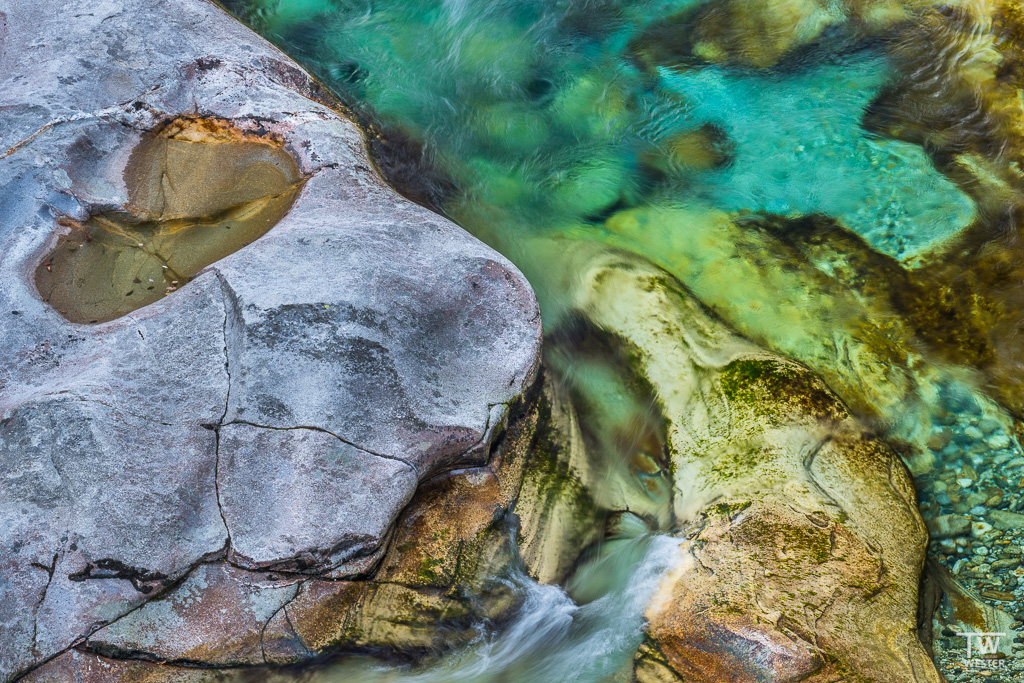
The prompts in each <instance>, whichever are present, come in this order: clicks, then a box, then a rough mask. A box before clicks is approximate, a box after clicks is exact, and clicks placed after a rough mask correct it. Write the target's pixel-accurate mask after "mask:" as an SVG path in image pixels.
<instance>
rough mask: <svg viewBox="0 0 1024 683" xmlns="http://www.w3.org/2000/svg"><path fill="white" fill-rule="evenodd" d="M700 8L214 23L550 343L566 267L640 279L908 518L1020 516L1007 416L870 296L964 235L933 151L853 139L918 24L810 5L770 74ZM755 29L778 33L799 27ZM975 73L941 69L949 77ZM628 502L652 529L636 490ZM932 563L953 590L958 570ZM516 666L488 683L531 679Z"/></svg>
mask: <svg viewBox="0 0 1024 683" xmlns="http://www.w3.org/2000/svg"><path fill="white" fill-rule="evenodd" d="M716 4H717V5H721V6H724V5H725V3H721V2H717V3H716V1H715V0H708V2H700V1H698V0H678V1H669V0H658V1H656V0H651V1H646V2H616V1H615V0H547V1H542V0H518V1H517V0H500V1H499V0H449V1H446V2H430V1H428V0H232V1H230V2H226V5H227V7H228V9H229V10H230V11H232V12H233V13H234V14H235V15H236V16H238V17H239V18H240V19H242V20H243V21H245V22H247V23H248V24H249V25H251V26H252V27H253V28H255V29H256V30H257V31H259V32H260V33H262V34H263V35H265V36H267V37H268V38H269V39H271V40H272V41H274V42H275V43H277V44H278V45H279V46H281V47H282V49H284V50H285V51H286V52H287V53H289V54H290V55H292V56H293V57H295V58H296V59H297V60H298V61H299V62H300V63H302V64H303V65H304V66H305V67H307V68H308V69H309V70H310V71H311V72H312V73H314V74H315V75H316V76H318V77H319V78H320V79H322V80H323V81H324V82H325V83H326V84H327V85H328V86H330V87H331V88H332V89H333V90H334V91H335V92H336V93H338V95H339V96H340V98H341V99H342V100H343V101H344V102H345V103H346V104H347V105H348V106H350V107H351V108H352V109H353V111H354V112H355V113H356V115H357V116H359V117H360V118H361V119H362V120H363V121H364V122H365V123H366V124H368V125H372V126H374V127H376V128H377V129H378V130H379V131H381V132H382V133H383V135H384V137H385V138H387V139H392V140H396V141H402V144H401V145H400V146H399V147H398V149H400V150H401V152H400V153H395V155H393V156H392V157H391V158H388V159H383V160H382V164H381V165H382V167H383V168H385V169H389V170H390V172H391V175H392V179H393V180H394V182H395V183H396V185H397V187H398V189H400V190H402V191H404V192H406V193H408V194H409V196H412V197H414V198H417V199H418V200H420V201H423V202H425V203H427V204H428V205H430V206H431V208H434V209H435V210H437V211H440V212H442V213H444V214H445V215H447V216H449V217H451V218H452V219H453V220H455V221H456V222H458V223H459V224H460V225H462V226H463V227H464V228H466V229H467V230H468V231H469V232H471V233H473V234H474V235H476V236H478V237H479V238H480V239H482V240H484V241H485V242H487V243H489V244H490V245H492V246H493V247H495V248H496V249H497V250H499V251H500V252H502V253H503V254H505V255H506V256H507V257H509V258H510V259H511V260H512V261H513V262H514V263H515V264H516V265H517V266H518V267H519V268H520V269H522V270H523V272H524V273H525V274H526V275H527V277H528V278H529V279H530V281H531V283H532V285H533V286H534V288H535V290H536V292H537V295H538V298H539V300H540V303H541V307H542V312H543V317H544V325H545V331H546V333H547V334H548V335H549V339H553V340H557V339H558V338H559V335H558V332H559V331H560V330H561V329H563V327H564V326H565V325H566V324H567V321H568V320H570V318H571V315H570V314H571V311H570V308H571V303H570V302H569V301H567V298H566V294H565V291H566V288H565V278H566V277H570V278H571V277H572V273H573V272H574V271H573V268H576V267H577V266H578V262H574V260H573V256H574V255H575V254H576V253H577V251H578V249H577V247H578V245H579V244H580V243H581V242H587V243H596V244H599V245H603V246H604V247H607V248H615V249H624V250H627V251H630V252H633V253H636V254H639V255H640V256H642V257H644V258H646V259H648V260H649V261H651V262H652V263H654V264H656V265H658V266H660V267H662V268H664V269H665V270H667V271H668V272H670V273H671V274H672V275H674V276H675V277H676V278H678V280H679V281H680V282H681V283H682V284H683V285H685V287H687V288H688V290H689V291H691V292H692V293H693V294H694V295H696V296H697V297H698V298H699V299H700V300H701V301H702V302H703V303H704V304H705V305H707V306H708V307H709V308H710V309H712V310H713V311H714V312H715V313H717V314H718V315H719V316H720V317H721V318H722V319H723V320H725V322H726V323H728V324H729V325H730V326H731V327H733V328H734V329H736V330H737V331H738V332H740V333H741V334H743V335H744V336H746V337H747V338H749V339H751V340H753V341H754V342H756V343H758V344H761V345H762V346H765V347H767V348H769V349H771V350H773V351H775V352H778V353H780V354H783V355H786V356H789V357H792V358H795V359H797V360H799V361H801V362H803V363H805V364H806V365H808V366H809V367H810V368H811V369H812V370H814V371H815V372H817V373H818V374H819V375H821V376H822V377H823V378H824V379H825V381H826V382H828V384H829V385H830V387H831V388H832V389H833V390H834V391H836V392H837V393H838V394H839V395H840V396H841V397H842V398H843V400H844V401H845V402H846V403H847V404H848V405H849V406H850V407H851V409H852V410H853V411H854V413H855V414H857V415H858V416H859V417H860V418H861V419H862V420H863V421H864V422H865V424H868V425H870V426H871V427H872V428H874V429H875V430H877V431H878V432H879V433H881V434H882V435H884V436H885V437H886V438H888V439H889V441H890V443H892V444H893V445H894V446H896V447H897V448H898V449H899V451H900V453H901V455H903V457H904V459H905V460H906V462H907V463H908V465H909V466H910V468H911V470H912V471H913V472H914V474H915V475H916V478H917V482H918V488H919V493H920V496H921V499H922V500H921V502H922V513H923V514H924V516H925V517H926V518H927V519H932V518H934V517H936V516H938V515H941V514H958V515H962V516H966V517H968V518H969V519H971V521H972V522H984V520H985V519H987V514H988V512H989V511H990V510H991V509H993V508H997V507H998V508H1001V509H1007V510H1012V511H1016V512H1020V511H1021V510H1022V507H1024V499H1021V497H1020V496H1019V495H1018V493H1017V481H1018V480H1020V479H1021V476H1022V475H1024V453H1022V451H1021V449H1020V446H1019V445H1018V442H1017V439H1016V436H1015V435H1014V427H1013V422H1014V418H1013V417H1012V415H1011V412H1010V411H1009V410H1007V409H1006V408H1004V407H1003V406H1002V405H1001V404H1000V403H999V402H998V401H996V400H995V399H994V398H993V396H994V395H996V394H998V391H996V390H994V389H993V388H992V387H991V386H989V383H988V380H987V379H986V376H985V375H984V374H983V373H984V370H985V369H984V368H982V367H980V366H979V365H977V364H974V363H973V361H972V360H971V356H970V354H969V353H967V352H966V350H965V351H964V353H963V359H962V362H961V360H960V359H959V357H958V356H957V349H955V348H954V349H953V350H952V351H950V349H949V348H945V347H943V348H942V349H937V348H936V347H935V345H934V344H933V343H932V342H931V341H929V340H926V339H924V338H922V336H921V334H920V326H917V327H915V326H914V325H912V324H910V323H908V322H906V321H907V320H908V319H911V318H912V317H913V315H912V314H914V313H915V312H914V311H913V308H914V306H915V305H917V304H915V303H914V302H913V301H911V302H910V303H907V301H906V299H905V298H900V297H899V296H898V294H899V293H898V292H896V293H893V292H891V291H887V290H888V288H899V287H901V286H902V285H900V284H899V283H900V282H902V281H903V280H898V279H894V280H888V281H887V280H886V278H887V277H889V275H888V274H891V273H894V272H901V273H908V274H909V275H907V276H906V277H908V278H911V279H912V278H913V277H916V276H915V275H914V273H916V272H917V271H918V270H919V269H922V268H926V267H928V266H929V264H934V263H935V262H936V261H940V260H941V258H942V257H941V256H940V254H941V253H942V249H943V248H945V247H948V246H949V245H950V244H953V243H955V242H956V240H958V239H960V238H961V237H962V236H963V235H964V234H965V231H967V230H969V229H970V227H971V226H973V225H976V224H977V223H978V222H979V221H981V220H982V219H983V218H984V216H982V215H981V212H980V210H979V208H978V205H977V203H976V199H977V198H976V197H974V196H969V194H970V193H971V192H972V191H973V190H972V186H971V185H970V183H965V182H964V181H963V178H962V177H959V178H958V177H955V174H953V173H952V172H951V171H950V170H949V168H946V167H940V164H938V163H937V161H936V160H937V158H938V157H939V156H940V155H938V154H937V153H936V152H935V150H934V149H933V148H931V147H929V146H928V145H924V144H916V143H915V142H912V141H905V140H900V139H896V138H897V137H898V136H895V135H890V136H884V135H880V134H878V133H877V131H870V130H869V129H868V126H867V125H866V124H865V117H866V115H867V112H869V111H872V107H875V105H876V104H877V103H878V102H879V101H882V100H881V98H882V97H883V95H885V93H887V92H888V91H890V90H891V89H893V88H897V89H898V88H900V87H903V86H902V84H903V83H904V82H905V81H906V79H908V78H909V77H910V76H909V75H908V74H909V71H908V69H909V67H908V60H907V59H905V50H904V49H903V48H902V47H901V45H900V43H899V41H900V40H905V38H906V36H907V35H913V31H914V30H915V28H914V27H915V22H918V21H920V22H921V26H922V27H924V26H925V21H924V19H922V17H924V16H925V14H924V13H923V12H924V11H923V10H922V13H920V14H918V13H915V11H911V12H909V13H908V14H906V15H901V17H900V18H899V20H893V21H891V22H890V23H888V24H886V23H885V20H883V19H878V17H879V16H882V15H884V14H885V12H887V11H889V10H888V9H885V8H883V9H882V10H879V11H878V12H877V13H876V14H872V15H871V16H870V17H869V18H865V17H866V16H867V14H864V15H863V16H862V15H858V14H857V12H858V11H860V10H854V9H843V8H844V7H846V6H847V4H849V5H850V6H853V5H855V4H856V3H831V4H829V3H823V5H822V7H823V8H824V9H821V10H820V11H816V13H813V15H809V16H807V17H802V18H800V17H797V18H795V19H793V21H794V22H795V23H794V26H795V28H793V27H790V28H793V31H794V35H797V36H798V37H801V36H802V38H800V39H799V40H797V39H794V40H793V41H792V45H787V46H783V47H781V48H778V49H775V48H776V47H777V46H775V45H774V43H773V45H772V46H769V48H764V47H763V46H762V47H761V48H757V46H758V45H760V43H758V41H759V40H761V41H762V42H763V40H764V39H765V36H766V35H767V36H768V37H770V38H772V40H775V39H776V35H775V34H778V35H779V36H785V35H787V34H786V31H787V30H788V29H787V27H786V26H782V27H781V28H778V27H776V28H774V29H773V26H775V24H773V23H772V22H773V21H776V20H774V19H772V20H771V21H769V19H765V18H764V17H761V18H760V19H759V20H758V21H759V22H760V23H757V24H756V25H757V26H759V27H760V31H761V32H760V33H757V34H755V35H754V36H753V37H751V36H750V35H747V34H743V33H742V31H740V29H736V32H733V33H729V32H728V31H726V32H725V34H724V37H717V38H716V37H714V36H711V37H708V36H707V35H705V33H706V32H707V31H709V30H710V29H707V28H706V27H702V26H701V25H697V24H695V23H694V22H693V17H694V16H696V15H695V14H694V13H696V12H700V11H704V10H705V9H706V8H707V7H708V6H713V5H716ZM870 4H871V3H861V5H870ZM877 4H879V5H882V4H885V3H877ZM894 4H898V3H889V5H894ZM907 4H911V5H914V6H918V5H919V4H920V3H919V4H917V5H915V4H914V3H907ZM953 4H954V5H956V4H957V3H953ZM967 4H970V3H967ZM775 5H778V7H779V8H780V9H779V14H778V16H782V17H786V16H789V14H786V13H785V12H784V11H783V10H785V11H786V12H788V11H789V10H788V9H786V8H787V7H788V5H793V6H806V5H807V3H803V5H801V3H788V4H787V3H783V2H779V3H775ZM826 5H827V7H826ZM766 6H768V7H773V4H772V3H766V2H758V3H751V4H750V7H751V8H752V9H751V10H750V11H751V12H754V11H762V10H763V9H764V7H766ZM887 7H888V5H887ZM883 10H884V11H883ZM865 12H866V11H865ZM886 16H887V15H886ZM777 21H779V22H782V23H783V24H784V22H785V21H788V20H787V19H785V18H783V19H778V20H777ZM908 26H909V28H908ZM920 30H921V31H924V28H921V29H920ZM702 31H703V32H704V33H702ZM773 31H775V33H773ZM908 31H909V32H910V33H908ZM808 36H810V38H808ZM901 37H902V38H901ZM778 40H779V41H781V40H782V39H781V38H779V39H778ZM716 41H717V42H716ZM776 42H778V41H776ZM783 42H785V41H783ZM751 45H753V46H754V47H750V46H751ZM757 49H761V51H760V52H757ZM743 50H746V52H743ZM773 50H774V51H773ZM971 50H976V53H977V54H975V53H974V52H971ZM982 51H983V50H982V49H981V48H974V47H972V46H971V45H964V46H963V51H962V55H961V56H962V59H961V61H970V59H972V58H974V57H977V55H979V54H981V53H982ZM776 53H779V54H776ZM963 55H966V56H963ZM982 57H983V55H982ZM982 57H978V59H979V60H982ZM958 59H960V58H958ZM982 61H983V60H982ZM936 77H937V78H938V77H941V74H939V75H938V76H936ZM933 132H934V133H935V135H936V136H940V137H941V134H942V133H943V131H933ZM911 137H912V136H909V135H906V136H904V138H906V139H910V138H911ZM402 155H405V158H403V157H402ZM964 163H967V162H964ZM864 264H867V265H864ZM901 277H902V276H901ZM929 286H931V285H929V284H928V283H927V282H926V283H925V285H923V286H922V289H927V287H929ZM922 305H923V304H922ZM562 351H564V349H560V348H559V347H558V345H557V341H555V342H549V345H548V348H547V351H546V354H547V355H546V357H547V360H548V363H549V367H551V368H552V369H553V370H554V371H555V372H556V374H557V373H558V372H562V373H563V375H564V377H563V379H565V381H567V382H569V383H570V384H572V385H573V386H574V387H575V388H576V390H577V391H578V392H581V393H582V394H585V395H586V396H588V397H589V399H588V400H589V402H590V404H591V405H590V412H591V414H592V415H597V416H599V417H600V416H603V419H604V420H605V421H606V422H607V423H608V424H613V423H617V422H621V423H625V422H628V421H629V420H630V419H632V418H631V417H630V415H632V414H634V413H637V412H638V411H640V412H642V405H640V404H642V403H643V400H642V399H637V398H636V397H635V396H628V395H627V394H626V393H624V392H623V391H621V390H620V389H619V387H618V385H617V384H616V380H615V378H614V377H611V376H610V375H609V374H608V369H607V368H606V367H602V366H601V365H600V364H595V365H592V366H588V365H587V364H586V363H584V362H582V361H580V360H579V359H575V360H570V361H564V359H562V360H560V358H561V357H560V355H559V354H560V353H562ZM951 358H952V359H951ZM563 361H564V362H563ZM560 363H561V365H560ZM567 368H568V369H567ZM634 404H636V405H634ZM637 406H640V407H637ZM597 422H600V420H597ZM965 468H970V472H973V473H974V476H973V478H972V477H964V476H963V472H964V471H966V470H965ZM965 480H969V481H970V483H968V484H964V483H963V481H965ZM958 481H959V482H961V483H960V484H958V485H957V486H959V487H960V488H959V489H957V491H953V489H952V487H954V482H958ZM649 488H650V490H651V495H652V500H654V501H655V503H654V504H653V505H654V507H657V506H658V505H662V502H659V501H658V496H659V495H662V494H661V493H660V492H659V491H660V489H659V484H658V483H657V482H655V483H654V484H650V485H649ZM961 489H962V490H961ZM993 491H998V492H999V494H998V495H996V493H993ZM932 553H933V556H934V557H936V558H937V559H938V560H939V561H941V562H944V563H946V564H948V565H949V566H950V567H953V566H956V563H957V562H958V560H959V559H960V558H961V557H968V556H971V555H970V553H971V546H970V545H969V544H968V545H967V546H966V547H965V546H964V544H959V545H958V544H957V543H956V542H947V543H946V545H943V546H940V545H938V544H933V546H932ZM971 557H973V556H971ZM993 581H994V580H993ZM1007 581H1010V579H1007ZM1014 581H1015V580H1014ZM1009 588H1011V589H1012V588H1013V585H1012V584H1011V585H1009ZM526 592H527V593H529V592H530V591H526ZM1020 607H1022V605H1018V604H1016V603H1014V608H1015V609H1019V608H1020ZM637 609H639V608H636V609H633V611H632V612H631V613H630V614H631V615H632V617H630V618H635V617H636V616H637V615H638V614H639V612H638V611H637ZM627 621H628V619H627ZM627 640H628V639H627ZM488 647H490V646H488ZM633 647H635V644H634V645H633ZM627 649H628V648H627ZM474 652H476V653H477V656H478V659H477V660H475V661H477V662H479V657H482V656H483V655H481V654H480V652H481V650H480V648H477V650H474ZM549 655H550V656H555V655H552V654H551V653H549ZM531 661H532V660H531ZM466 666H469V665H466ZM523 667H525V668H523V669H521V670H519V669H516V668H515V667H512V668H510V669H509V668H506V669H501V670H502V671H503V672H506V674H507V676H508V677H506V678H495V679H494V680H510V681H520V680H523V681H526V680H531V679H530V677H529V675H528V673H527V672H528V671H529V664H526V663H524V664H523ZM470 668H472V667H470ZM460 671H463V673H465V672H466V671H468V669H466V670H461V669H460ZM517 671H518V673H516V672H517ZM509 672H511V673H509ZM435 673H436V672H435ZM506 674H503V675H506ZM364 675H369V674H365V672H364ZM376 675H377V674H375V676H376ZM438 675H440V674H438ZM446 675H447V674H446ZM380 676H382V677H384V674H380ZM465 676H466V678H465V680H477V679H478V678H479V679H480V680H487V679H486V678H480V677H479V676H478V674H476V673H474V674H472V675H470V674H469V673H465ZM385 678H386V677H384V678H381V680H384V679H385ZM442 678H443V677H442ZM374 680H376V679H374ZM439 680H440V679H439ZM552 680H554V679H552ZM566 680H576V679H573V678H572V677H569V678H567V679H566ZM579 680H601V677H600V675H598V674H594V675H589V674H588V676H586V677H584V678H581V679H579Z"/></svg>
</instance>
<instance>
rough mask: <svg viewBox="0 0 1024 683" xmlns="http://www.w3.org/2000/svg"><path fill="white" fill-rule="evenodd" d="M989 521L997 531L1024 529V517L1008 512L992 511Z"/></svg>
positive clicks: (989, 514)
mask: <svg viewBox="0 0 1024 683" xmlns="http://www.w3.org/2000/svg"><path fill="white" fill-rule="evenodd" d="M988 519H989V521H990V522H991V523H992V526H994V527H995V528H996V529H1000V530H1002V531H1009V530H1012V529H1021V528H1024V515H1018V514H1017V513H1015V512H1007V511H1006V510H991V511H990V512H989V513H988Z"/></svg>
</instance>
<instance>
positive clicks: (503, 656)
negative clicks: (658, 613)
mask: <svg viewBox="0 0 1024 683" xmlns="http://www.w3.org/2000/svg"><path fill="white" fill-rule="evenodd" d="M678 554H679V539H678V538H672V537H670V536H639V537H636V538H634V539H630V540H629V541H628V542H627V543H626V544H625V545H624V546H623V547H621V548H620V549H618V551H617V552H616V553H615V554H613V555H611V556H609V557H608V558H606V559H605V560H604V561H602V562H601V563H600V566H599V567H594V568H593V570H594V572H595V575H594V576H592V577H591V578H590V580H589V586H588V588H591V589H592V592H591V594H590V595H588V600H587V602H585V603H584V604H577V602H575V601H574V600H573V599H572V598H571V597H570V596H569V595H568V594H567V593H566V592H565V591H564V590H563V589H561V588H559V587H558V586H545V585H541V584H538V583H537V582H536V581H534V580H533V579H531V578H529V577H528V576H526V574H524V573H523V572H522V571H521V570H519V569H516V570H513V571H512V573H511V574H510V575H509V576H508V577H505V579H504V581H506V582H507V583H508V585H509V586H511V587H512V588H514V589H515V590H516V591H517V592H518V593H519V594H520V595H521V598H522V602H521V604H520V605H519V606H518V607H517V609H516V612H515V614H514V615H513V616H512V618H511V619H510V620H509V622H508V623H506V624H503V625H502V626H501V627H500V628H495V627H493V626H487V625H485V626H484V628H483V629H482V632H481V636H480V637H479V638H478V639H477V640H476V641H475V642H473V643H472V644H471V645H469V646H468V647H466V648H464V649H461V650H457V651H455V652H454V653H451V654H448V655H447V656H446V657H443V658H441V659H440V660H439V661H436V662H433V663H428V664H426V665H419V666H412V665H410V666H384V665H381V664H380V663H379V662H377V661H376V660H372V659H363V658H349V659H345V660H342V661H340V662H338V663H334V664H330V665H326V666H320V667H317V668H315V669H313V670H309V671H306V672H304V673H303V674H301V675H300V676H299V678H298V680H307V681H312V682H316V683H335V682H336V683H341V682H343V681H361V682H365V683H516V682H522V683H527V682H528V681H608V682H609V683H611V682H613V681H623V682H625V681H629V680H630V679H631V674H632V660H633V653H634V652H635V651H636V648H637V646H639V645H640V642H641V640H642V637H643V625H644V618H643V611H644V608H645V607H646V606H647V603H648V602H649V601H650V599H651V597H652V595H653V594H654V591H655V590H656V589H657V587H658V582H659V580H660V579H661V575H662V573H663V572H665V571H666V570H667V569H668V568H670V567H671V566H672V565H673V564H674V563H675V562H676V561H678ZM597 573H599V574H600V576H597V575H596V574H597ZM261 680H266V674H265V673H263V674H261ZM272 680H273V679H272ZM282 680H295V677H293V676H291V675H288V676H286V677H283V678H282Z"/></svg>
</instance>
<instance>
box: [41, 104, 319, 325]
mask: <svg viewBox="0 0 1024 683" xmlns="http://www.w3.org/2000/svg"><path fill="white" fill-rule="evenodd" d="M124 180H125V184H126V186H127V189H128V198H129V201H128V202H127V204H126V205H125V206H124V207H122V208H121V209H119V210H116V211H110V212H105V213H98V214H95V215H93V216H90V217H89V218H88V219H87V220H85V221H83V222H78V221H74V220H70V219H61V220H60V221H59V222H60V223H61V225H62V226H64V227H66V228H70V231H69V232H68V233H67V234H64V235H61V236H60V237H59V239H58V243H57V246H56V247H55V248H54V249H53V250H52V251H50V252H49V253H48V254H47V255H46V256H45V258H43V260H42V261H41V262H40V264H39V266H38V267H37V268H36V273H35V279H36V286H37V287H38V289H39V292H40V293H41V294H42V296H43V299H44V300H45V301H47V302H48V303H49V304H50V305H51V306H53V307H54V308H55V309H57V311H59V312H60V313H61V315H63V316H64V317H65V318H67V319H68V320H70V321H71V322H74V323H83V324H90V323H101V322H106V321H109V320H113V319H115V318H120V317H121V316H124V315H126V314H128V313H130V312H132V311H134V310H136V309H139V308H142V307H143V306H147V305H149V304H151V303H154V302H155V301H158V300H160V299H162V298H163V297H164V296H167V295H169V294H171V293H173V292H175V291H177V290H179V289H180V288H181V287H183V286H184V285H185V284H187V283H188V281H189V280H190V279H191V278H192V277H194V276H195V275H196V274H197V273H199V271H201V270H202V269H203V268H205V267H206V266H208V265H210V264H211V263H214V262H215V261H218V260H220V259H222V258H224V257H225V256H227V255H228V254H231V253H232V252H235V251H238V250H239V249H241V248H242V247H244V246H246V245H247V244H250V243H251V242H253V241H254V240H256V239H258V238H259V237H261V236H263V235H264V234H265V233H266V232H267V231H268V230H270V228H272V227H273V226H274V225H275V224H276V223H277V222H278V221H279V220H280V219H281V218H282V217H283V216H284V215H285V214H286V213H287V212H288V210H289V208H290V207H291V205H292V203H293V202H294V201H295V198H296V196H297V195H298V193H299V191H300V189H301V188H302V184H303V182H304V179H303V177H302V175H301V173H300V171H299V168H298V165H297V164H296V162H295V159H294V158H293V157H292V155H291V154H290V153H289V152H288V151H287V150H286V149H285V148H284V146H283V145H282V144H281V142H280V141H278V140H276V139H274V138H273V136H271V135H268V134H264V133H262V131H261V133H252V132H248V131H244V130H241V129H240V128H238V127H237V126H235V125H234V124H232V123H231V122H229V121H226V120H223V119H210V118H207V119H197V118H179V119H175V120H174V121H172V122H171V123H169V124H167V125H166V126H164V127H163V128H162V129H160V130H158V131H155V132H153V133H151V134H149V135H148V136H146V137H145V138H144V139H143V140H142V141H141V142H140V143H139V144H138V145H137V146H136V148H135V149H134V151H133V152H132V154H131V156H130V158H129V160H128V163H127V165H126V167H125V170H124Z"/></svg>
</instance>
